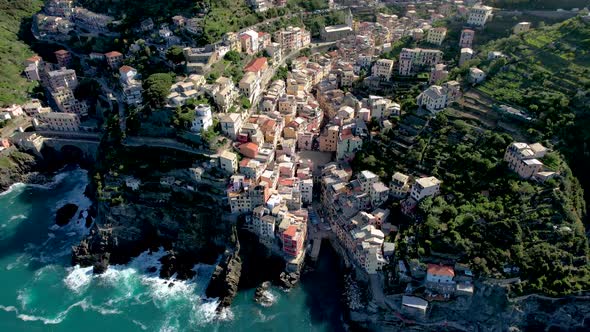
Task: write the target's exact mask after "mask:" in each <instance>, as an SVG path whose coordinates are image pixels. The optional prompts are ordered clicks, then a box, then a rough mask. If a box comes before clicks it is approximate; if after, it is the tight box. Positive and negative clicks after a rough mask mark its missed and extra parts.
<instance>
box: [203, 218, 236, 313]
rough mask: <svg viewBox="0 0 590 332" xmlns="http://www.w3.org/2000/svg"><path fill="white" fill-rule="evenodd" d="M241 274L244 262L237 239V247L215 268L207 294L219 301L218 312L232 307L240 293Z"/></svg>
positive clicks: (229, 251) (227, 251)
mask: <svg viewBox="0 0 590 332" xmlns="http://www.w3.org/2000/svg"><path fill="white" fill-rule="evenodd" d="M235 233H236V232H235V229H234V234H235ZM241 274H242V260H241V259H240V243H239V241H238V240H237V239H236V244H235V247H234V248H233V249H228V250H226V252H225V253H224V255H223V258H222V260H221V262H220V263H219V264H218V265H217V266H216V267H215V271H214V272H213V276H212V277H211V281H210V282H209V285H208V286H207V290H206V292H205V294H206V296H207V297H209V298H218V299H219V307H218V310H220V309H222V308H226V307H229V306H230V305H231V303H232V301H233V300H234V298H235V297H236V294H237V293H238V286H239V283H240V276H241Z"/></svg>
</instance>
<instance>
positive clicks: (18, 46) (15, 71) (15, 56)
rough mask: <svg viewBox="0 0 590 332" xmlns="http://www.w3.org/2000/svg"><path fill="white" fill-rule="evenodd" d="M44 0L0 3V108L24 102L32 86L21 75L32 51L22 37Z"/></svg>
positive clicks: (9, 0)
mask: <svg viewBox="0 0 590 332" xmlns="http://www.w3.org/2000/svg"><path fill="white" fill-rule="evenodd" d="M42 4H43V1H41V0H18V1H15V0H0V105H7V104H12V103H21V102H23V101H25V100H26V97H27V92H28V91H29V90H30V89H31V88H32V87H33V85H34V84H33V83H29V82H27V80H26V79H25V78H24V77H22V76H21V72H22V70H23V60H25V59H26V58H28V57H30V56H31V55H32V54H33V52H32V51H31V50H30V48H29V46H28V45H27V44H25V43H24V42H23V41H22V40H21V39H20V37H19V33H20V32H21V31H27V30H28V29H29V27H28V26H27V24H26V23H24V22H28V21H29V19H30V18H31V16H32V15H33V14H34V13H35V12H37V11H39V10H40V9H41V6H42Z"/></svg>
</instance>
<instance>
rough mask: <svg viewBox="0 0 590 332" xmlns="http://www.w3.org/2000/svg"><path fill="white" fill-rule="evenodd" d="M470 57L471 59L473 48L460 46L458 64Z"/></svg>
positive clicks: (460, 64)
mask: <svg viewBox="0 0 590 332" xmlns="http://www.w3.org/2000/svg"><path fill="white" fill-rule="evenodd" d="M471 59H473V50H472V49H470V48H467V47H464V48H462V49H461V55H460V56H459V66H462V65H463V64H464V63H465V62H467V61H469V60H471Z"/></svg>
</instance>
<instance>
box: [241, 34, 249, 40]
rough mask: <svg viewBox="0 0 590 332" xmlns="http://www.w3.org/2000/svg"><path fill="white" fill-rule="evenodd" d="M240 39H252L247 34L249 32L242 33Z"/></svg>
mask: <svg viewBox="0 0 590 332" xmlns="http://www.w3.org/2000/svg"><path fill="white" fill-rule="evenodd" d="M240 39H243V40H246V39H250V35H247V34H243V35H240Z"/></svg>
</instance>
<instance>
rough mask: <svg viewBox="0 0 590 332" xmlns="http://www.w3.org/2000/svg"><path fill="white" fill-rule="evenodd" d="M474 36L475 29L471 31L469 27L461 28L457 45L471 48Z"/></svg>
mask: <svg viewBox="0 0 590 332" xmlns="http://www.w3.org/2000/svg"><path fill="white" fill-rule="evenodd" d="M474 38H475V31H473V30H471V29H463V30H461V38H459V47H461V48H472V46H473V39H474Z"/></svg>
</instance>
